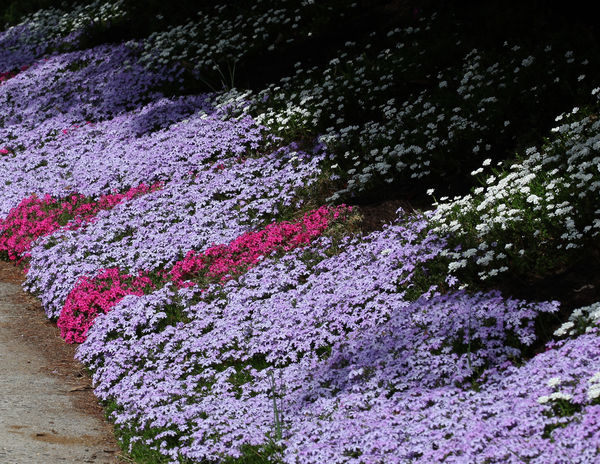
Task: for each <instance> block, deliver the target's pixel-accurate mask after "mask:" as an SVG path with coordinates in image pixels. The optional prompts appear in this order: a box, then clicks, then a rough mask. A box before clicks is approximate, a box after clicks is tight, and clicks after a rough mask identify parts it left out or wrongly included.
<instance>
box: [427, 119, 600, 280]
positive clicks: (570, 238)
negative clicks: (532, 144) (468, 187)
mask: <svg viewBox="0 0 600 464" xmlns="http://www.w3.org/2000/svg"><path fill="white" fill-rule="evenodd" d="M564 119H565V120H566V121H565V122H564V123H563V124H562V125H560V126H559V127H558V129H557V130H556V131H555V133H557V135H556V137H555V138H554V139H553V140H552V141H551V142H549V143H548V144H547V145H546V146H545V147H544V148H543V149H542V150H537V149H536V148H530V149H528V150H527V151H526V154H525V157H524V159H522V160H521V161H519V162H516V163H515V164H513V165H512V166H510V168H508V169H506V170H504V171H501V172H494V173H493V174H494V175H491V176H489V177H487V180H486V181H485V184H486V185H485V186H484V187H479V188H478V189H475V190H474V191H473V193H472V194H469V195H466V196H462V197H456V198H454V199H453V200H451V201H447V202H445V203H441V204H438V205H437V210H436V212H435V214H434V216H433V218H432V221H433V224H434V228H435V230H436V232H437V233H439V234H443V235H448V234H449V235H450V236H452V237H453V238H454V239H456V240H457V241H458V242H459V243H461V244H463V246H462V249H459V250H456V251H454V252H449V253H448V256H449V257H450V259H451V261H452V264H451V269H453V270H456V269H460V268H461V267H466V266H467V265H475V266H476V268H477V269H478V275H479V278H481V279H487V278H490V277H493V276H495V275H497V274H500V273H502V272H505V271H507V270H508V269H509V268H511V269H512V265H514V264H515V263H516V262H517V261H518V260H520V261H521V262H523V260H529V266H530V267H533V266H534V265H535V262H534V261H533V260H535V259H539V257H540V256H544V257H545V258H548V257H549V256H551V255H556V256H566V254H567V253H568V252H569V251H570V250H573V249H577V248H581V247H582V246H583V245H584V243H585V242H586V240H590V239H594V238H595V237H597V236H598V234H599V233H600V121H599V120H598V117H597V116H596V115H595V114H593V113H592V114H590V115H587V116H586V115H584V114H583V113H582V112H578V111H577V109H576V110H574V111H572V112H571V113H570V114H569V115H567V116H566V117H565V118H564ZM482 171H483V168H481V170H477V171H476V172H475V173H476V174H480V173H481V172H482ZM464 245H468V246H466V247H465V246H464ZM540 266H542V264H540ZM536 271H537V269H536Z"/></svg>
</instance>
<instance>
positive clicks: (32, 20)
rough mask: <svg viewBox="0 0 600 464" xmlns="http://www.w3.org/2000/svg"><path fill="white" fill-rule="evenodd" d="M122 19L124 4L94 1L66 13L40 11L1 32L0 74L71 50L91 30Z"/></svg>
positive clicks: (60, 11)
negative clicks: (42, 57) (45, 56)
mask: <svg viewBox="0 0 600 464" xmlns="http://www.w3.org/2000/svg"><path fill="white" fill-rule="evenodd" d="M125 16H126V11H125V10H124V2H123V0H116V1H107V2H103V1H102V0H95V1H93V2H91V3H89V4H83V5H82V4H75V5H74V6H73V7H72V8H70V9H69V10H68V11H63V10H61V9H58V8H46V9H44V10H39V11H37V12H35V13H33V14H31V15H29V16H27V17H25V18H23V20H22V21H21V22H20V23H19V24H17V25H15V26H12V27H10V28H8V29H6V30H5V31H2V32H0V45H1V47H0V72H7V71H11V70H13V69H15V68H20V67H21V66H23V65H30V64H31V63H33V62H34V61H35V60H36V59H38V58H40V57H41V56H43V55H48V54H51V53H55V52H57V51H58V50H62V51H64V50H73V49H75V48H77V46H78V44H79V42H80V41H81V38H82V37H84V36H85V34H86V33H87V32H88V31H89V30H90V29H93V28H98V27H104V28H105V29H107V28H109V27H110V26H111V25H112V24H114V23H116V22H118V21H120V20H123V19H124V18H125Z"/></svg>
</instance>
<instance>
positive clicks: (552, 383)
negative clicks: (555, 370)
mask: <svg viewBox="0 0 600 464" xmlns="http://www.w3.org/2000/svg"><path fill="white" fill-rule="evenodd" d="M560 382H561V380H560V377H552V378H551V379H548V386H549V387H550V388H553V387H556V386H557V385H560Z"/></svg>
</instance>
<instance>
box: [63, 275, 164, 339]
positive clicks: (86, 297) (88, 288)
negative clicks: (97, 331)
mask: <svg viewBox="0 0 600 464" xmlns="http://www.w3.org/2000/svg"><path fill="white" fill-rule="evenodd" d="M152 287H153V284H152V280H151V279H150V278H149V277H147V276H145V275H143V274H142V273H140V274H139V275H137V276H132V275H129V274H123V273H121V272H119V269H118V268H111V269H104V270H103V271H101V272H100V273H99V274H98V275H97V276H96V277H94V278H93V279H89V278H87V277H81V278H80V279H79V280H78V281H77V284H76V285H75V288H74V289H73V291H72V292H71V293H70V294H69V296H68V297H67V301H66V302H65V306H64V307H63V309H62V311H61V313H60V317H59V318H58V320H57V323H56V324H57V325H58V328H59V329H60V335H61V337H63V338H64V339H65V341H66V342H67V343H81V342H83V341H85V338H86V335H87V331H88V330H89V328H90V327H91V326H92V323H93V322H94V319H95V318H96V316H97V315H98V314H106V313H107V312H108V311H110V309H111V308H112V307H113V306H114V305H116V304H117V303H118V302H119V301H121V300H122V299H123V298H124V297H125V296H127V295H143V293H144V291H145V290H147V289H150V288H152Z"/></svg>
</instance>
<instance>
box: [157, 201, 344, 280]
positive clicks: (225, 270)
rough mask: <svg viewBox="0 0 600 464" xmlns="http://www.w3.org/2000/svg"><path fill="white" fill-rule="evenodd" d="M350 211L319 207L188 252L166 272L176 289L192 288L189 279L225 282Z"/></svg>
mask: <svg viewBox="0 0 600 464" xmlns="http://www.w3.org/2000/svg"><path fill="white" fill-rule="evenodd" d="M349 210H350V211H351V208H350V209H347V208H345V207H344V206H339V207H336V208H328V207H326V206H322V207H321V208H319V209H317V210H315V211H311V212H309V213H306V214H305V215H304V217H303V218H302V220H301V221H298V222H295V223H289V222H282V223H276V224H269V225H268V226H267V227H266V228H265V229H263V230H260V231H258V232H248V233H246V234H244V235H241V236H240V237H238V238H236V239H235V240H234V241H233V242H231V243H229V244H227V245H217V246H214V247H210V248H208V249H207V250H205V251H203V252H201V253H198V252H195V251H193V250H192V251H190V252H189V253H188V254H187V255H186V257H185V258H184V259H183V260H181V261H178V262H177V263H175V265H174V266H173V269H172V270H171V271H169V274H170V276H171V279H172V281H173V282H174V283H175V284H176V285H177V286H178V287H187V286H192V285H195V284H194V282H193V281H192V280H191V278H192V277H193V279H194V280H203V278H206V279H208V280H209V281H219V282H225V281H226V280H229V279H231V278H232V277H233V276H235V275H237V274H239V273H241V272H243V271H245V270H246V269H248V268H249V267H251V266H253V265H255V264H256V263H258V262H259V260H261V259H263V258H264V257H265V256H269V255H271V254H273V253H276V252H278V251H291V250H293V249H294V248H296V247H298V246H302V245H307V244H309V243H310V242H311V241H313V240H314V239H315V238H317V237H318V236H320V235H321V234H322V233H323V232H324V231H325V230H326V229H327V228H328V227H329V226H330V223H331V222H332V221H336V220H338V219H341V218H340V216H342V215H345V213H346V212H347V211H349Z"/></svg>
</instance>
